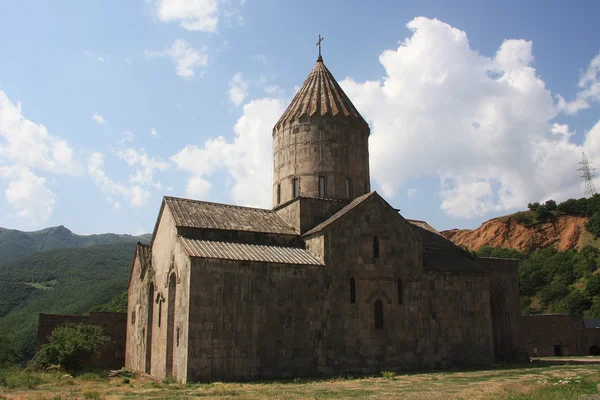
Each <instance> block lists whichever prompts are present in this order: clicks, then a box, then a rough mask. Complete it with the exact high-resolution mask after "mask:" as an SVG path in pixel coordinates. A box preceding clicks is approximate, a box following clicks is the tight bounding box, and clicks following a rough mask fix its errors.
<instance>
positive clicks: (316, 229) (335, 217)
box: [303, 192, 375, 236]
mask: <svg viewBox="0 0 600 400" xmlns="http://www.w3.org/2000/svg"><path fill="white" fill-rule="evenodd" d="M374 193H375V192H370V193H365V194H363V195H362V196H358V197H357V198H355V199H354V200H352V201H351V202H350V203H348V205H347V206H345V207H344V208H342V209H341V210H340V211H338V212H336V213H335V214H333V215H332V216H331V217H330V218H329V219H327V220H326V221H324V222H321V223H320V224H319V225H317V226H315V227H314V228H312V229H311V230H309V231H308V232H306V233H305V234H304V235H303V236H309V235H312V234H313V233H317V232H320V231H322V230H323V229H325V228H326V227H327V226H329V225H331V224H332V223H334V222H335V221H337V220H338V219H340V218H341V217H343V216H344V215H345V214H347V213H348V212H349V211H350V210H352V209H353V208H354V207H356V206H358V205H359V204H360V203H362V202H363V201H365V200H366V199H368V198H369V197H371V196H372V195H373V194H374Z"/></svg>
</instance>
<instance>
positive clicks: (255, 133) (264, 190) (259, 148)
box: [171, 98, 284, 207]
mask: <svg viewBox="0 0 600 400" xmlns="http://www.w3.org/2000/svg"><path fill="white" fill-rule="evenodd" d="M243 110H244V111H243V115H242V116H241V117H240V118H239V119H238V121H237V123H236V124H235V127H234V133H235V137H234V139H233V141H231V142H228V141H227V140H226V139H225V138H224V137H222V136H219V137H217V138H215V139H210V140H207V141H206V142H205V143H204V145H203V146H202V147H199V146H195V145H188V146H186V147H184V148H183V149H182V150H180V151H179V152H178V153H177V154H175V155H174V156H173V157H171V160H172V161H173V163H174V164H175V165H176V166H177V167H178V168H179V169H182V170H185V171H188V172H189V173H190V178H189V180H188V184H187V187H186V190H187V195H188V196H190V197H196V198H205V197H207V196H208V195H209V192H210V183H209V182H208V181H207V178H208V177H210V176H211V175H212V174H213V173H215V172H216V171H217V170H224V171H226V172H227V173H228V174H229V175H230V176H231V177H232V178H233V180H234V184H233V186H232V188H231V199H232V201H233V202H234V203H236V204H240V205H246V206H254V207H269V206H270V205H271V191H272V187H271V186H272V170H271V168H272V163H271V160H272V151H273V150H272V137H271V135H270V134H269V132H271V130H272V128H273V126H274V125H275V123H276V122H277V120H278V119H279V117H280V116H281V114H282V113H283V111H284V104H283V101H282V100H281V99H273V98H263V99H255V100H252V101H250V102H249V103H247V104H246V105H244V109H243Z"/></svg>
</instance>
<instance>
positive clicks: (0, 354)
mask: <svg viewBox="0 0 600 400" xmlns="http://www.w3.org/2000/svg"><path fill="white" fill-rule="evenodd" d="M18 358H19V356H18V354H17V352H16V351H15V348H14V345H13V343H12V342H11V341H10V340H9V339H8V335H7V334H6V332H0V368H6V367H8V366H9V365H13V364H15V363H16V362H17V359H18Z"/></svg>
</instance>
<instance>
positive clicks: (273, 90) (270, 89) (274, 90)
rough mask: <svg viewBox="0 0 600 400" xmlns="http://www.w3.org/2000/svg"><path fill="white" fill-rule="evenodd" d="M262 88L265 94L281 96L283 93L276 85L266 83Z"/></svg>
mask: <svg viewBox="0 0 600 400" xmlns="http://www.w3.org/2000/svg"><path fill="white" fill-rule="evenodd" d="M264 90H265V92H266V93H267V94H269V95H271V96H276V97H283V96H284V95H285V90H283V89H282V88H280V87H279V86H277V85H268V86H265V87H264Z"/></svg>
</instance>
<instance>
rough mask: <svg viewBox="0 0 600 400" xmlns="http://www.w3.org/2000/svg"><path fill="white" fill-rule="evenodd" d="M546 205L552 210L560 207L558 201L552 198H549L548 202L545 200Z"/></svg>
mask: <svg viewBox="0 0 600 400" xmlns="http://www.w3.org/2000/svg"><path fill="white" fill-rule="evenodd" d="M544 206H545V207H546V208H547V209H548V210H550V211H554V210H556V207H558V206H557V205H556V201H554V200H552V199H550V200H548V201H547V202H545V203H544Z"/></svg>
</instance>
